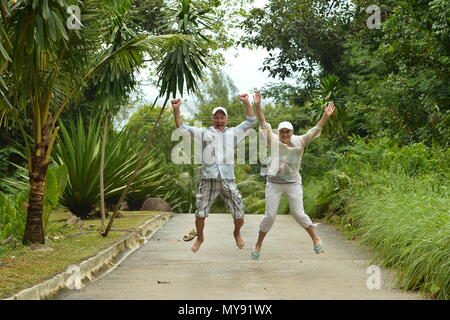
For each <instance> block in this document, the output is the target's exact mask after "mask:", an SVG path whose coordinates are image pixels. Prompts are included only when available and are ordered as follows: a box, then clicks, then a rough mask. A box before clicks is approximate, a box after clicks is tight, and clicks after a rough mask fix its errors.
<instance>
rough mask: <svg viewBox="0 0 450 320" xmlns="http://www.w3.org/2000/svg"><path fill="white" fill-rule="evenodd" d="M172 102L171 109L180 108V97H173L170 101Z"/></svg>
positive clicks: (176, 109)
mask: <svg viewBox="0 0 450 320" xmlns="http://www.w3.org/2000/svg"><path fill="white" fill-rule="evenodd" d="M170 102H171V103H172V108H173V111H178V110H180V106H181V99H180V98H177V99H173V100H172V101H170Z"/></svg>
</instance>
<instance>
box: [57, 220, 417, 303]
mask: <svg viewBox="0 0 450 320" xmlns="http://www.w3.org/2000/svg"><path fill="white" fill-rule="evenodd" d="M245 219H246V220H245V225H244V227H243V229H242V234H243V237H244V239H245V241H246V246H245V248H244V249H242V250H239V249H238V248H237V247H236V245H235V241H234V238H233V235H232V231H233V221H232V218H231V216H230V215H224V214H211V215H210V216H209V217H208V218H207V219H206V227H205V236H206V240H205V242H204V243H203V245H202V247H201V248H200V250H199V251H198V252H197V253H195V254H194V253H192V252H191V250H190V248H191V246H192V244H193V241H191V242H184V241H182V237H183V235H184V234H185V233H187V232H188V231H190V230H191V229H192V227H193V222H194V216H193V215H187V214H179V215H176V216H175V217H174V218H172V219H170V220H169V221H168V222H167V223H166V224H165V225H164V226H163V227H162V228H161V229H160V230H159V231H158V232H156V233H155V234H154V235H153V236H152V237H151V238H150V239H149V241H148V242H147V243H146V244H145V245H144V246H142V247H141V248H139V249H138V250H137V251H135V252H134V253H132V254H131V255H130V256H129V257H128V258H127V259H126V260H125V261H123V262H122V263H121V264H120V265H119V266H118V267H117V268H116V269H115V270H114V271H112V272H111V273H109V274H107V275H105V276H104V277H102V278H101V279H99V280H97V281H95V282H94V283H91V284H90V285H88V286H86V287H84V288H82V289H81V290H72V291H68V292H64V293H62V294H60V295H59V296H58V297H57V298H58V299H77V300H78V299H162V300H165V299H171V300H186V299H189V300H197V299H206V300H210V299H214V300H215V299H221V300H222V299H223V300H225V299H230V300H235V299H283V300H285V299H421V297H420V296H419V295H418V294H417V293H411V292H404V291H400V290H397V289H393V288H392V286H391V284H390V283H391V282H392V281H391V280H392V274H390V273H389V272H388V271H387V270H384V269H382V270H381V289H379V290H376V289H375V290H369V289H368V288H367V284H366V283H367V279H368V277H370V276H371V275H370V274H368V273H367V267H368V265H369V263H370V253H369V252H368V251H367V250H365V249H362V248H360V247H358V245H357V243H356V242H355V241H348V240H345V239H344V238H343V236H341V235H340V234H339V232H338V231H336V229H335V228H333V227H331V226H329V225H324V224H320V225H319V228H318V232H319V235H320V236H321V238H322V242H323V246H324V250H325V253H324V254H320V255H316V254H315V253H314V251H313V245H312V241H311V239H310V238H309V236H308V234H307V233H306V231H304V230H303V229H302V228H301V227H300V226H299V225H297V224H296V223H295V221H294V219H293V218H292V217H291V216H278V217H277V219H276V221H275V225H274V227H273V228H272V230H271V231H270V233H269V234H268V235H267V237H266V240H265V243H264V247H263V251H261V257H260V259H259V260H258V261H254V260H252V259H251V258H250V252H251V248H252V246H253V244H254V242H255V241H256V238H257V233H258V225H259V221H260V219H261V216H260V215H246V218H245Z"/></svg>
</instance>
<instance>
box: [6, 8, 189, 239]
mask: <svg viewBox="0 0 450 320" xmlns="http://www.w3.org/2000/svg"><path fill="white" fill-rule="evenodd" d="M130 3H131V0H90V1H83V2H80V1H70V0H67V1H66V0H17V1H7V0H4V1H1V2H0V11H1V12H0V13H1V17H0V74H1V80H0V125H5V126H7V125H8V124H9V123H10V121H13V122H15V123H16V124H17V126H18V127H19V128H20V130H21V131H22V133H23V135H24V136H26V133H25V131H26V130H25V123H26V121H25V120H27V119H31V120H32V123H33V128H32V136H31V137H27V146H26V149H27V152H28V155H29V160H28V170H29V182H30V193H29V198H28V214H27V222H26V228H25V233H24V237H23V242H24V243H44V242H45V238H44V230H43V226H42V212H43V196H44V187H45V181H46V175H47V169H48V166H49V164H50V162H51V154H52V150H53V146H54V144H55V140H56V137H57V133H58V130H59V127H58V126H57V123H58V119H59V117H60V115H61V112H62V110H63V109H64V108H66V107H67V106H68V105H71V104H72V105H76V102H77V99H78V98H79V97H80V96H81V95H82V94H83V90H84V89H85V88H86V87H87V85H89V84H92V81H94V79H95V78H96V76H97V75H99V74H101V73H103V74H105V68H110V73H106V75H108V76H116V77H117V78H120V76H121V75H124V74H126V73H127V72H128V73H130V72H132V71H133V69H134V68H135V67H137V66H139V65H141V64H142V63H143V59H144V54H145V53H146V54H149V55H150V56H151V57H152V58H153V59H155V60H161V59H162V58H163V57H164V54H165V53H167V52H170V51H172V50H173V48H174V47H177V46H183V45H185V44H186V42H187V41H188V40H186V37H184V38H183V37H182V36H173V35H165V36H148V35H145V34H143V35H136V36H134V37H131V38H130V39H126V40H125V41H123V42H122V43H121V44H120V45H111V41H110V39H111V36H112V34H113V33H114V30H115V28H116V26H117V23H116V22H117V20H116V19H120V18H121V17H124V16H125V15H126V14H127V13H128V9H129V8H130ZM74 4H77V5H78V6H80V16H79V22H81V25H80V29H69V28H68V25H70V24H69V23H68V24H66V21H70V19H73V17H72V16H69V15H68V14H67V8H68V7H69V5H74ZM75 25H76V24H75ZM183 39H184V40H183ZM190 46H193V45H192V44H191V45H189V47H190ZM191 58H193V59H195V56H193V57H191ZM175 63H178V61H177V62H175ZM179 63H182V62H179ZM113 72H114V73H113ZM195 72H196V70H194V74H195ZM186 74H188V76H191V77H192V74H191V72H190V70H187V71H185V72H184V73H182V76H184V75H186ZM164 76H166V77H167V78H166V79H169V80H170V81H173V80H172V79H170V76H171V74H170V73H169V74H167V73H165V74H164ZM175 81H178V78H177V77H176V78H175ZM192 81H194V80H193V79H192ZM115 89H117V88H115Z"/></svg>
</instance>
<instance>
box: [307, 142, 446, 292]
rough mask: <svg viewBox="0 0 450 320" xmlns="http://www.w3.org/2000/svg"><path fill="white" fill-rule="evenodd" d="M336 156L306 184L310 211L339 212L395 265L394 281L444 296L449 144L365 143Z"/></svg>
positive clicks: (378, 255) (382, 260) (380, 260)
mask: <svg viewBox="0 0 450 320" xmlns="http://www.w3.org/2000/svg"><path fill="white" fill-rule="evenodd" d="M352 142H353V145H352V146H350V147H347V148H345V149H346V152H345V153H341V154H337V155H336V162H335V166H334V168H333V170H329V171H328V172H326V173H325V174H323V175H322V176H321V177H320V178H315V179H312V178H311V179H310V180H309V181H308V182H307V183H306V184H305V192H304V193H305V198H304V199H305V208H306V210H307V212H308V213H309V214H311V216H315V217H324V216H325V217H326V218H329V217H331V216H334V217H335V216H336V215H337V216H339V217H340V219H339V220H340V222H341V223H342V224H343V225H344V230H346V234H347V235H348V236H349V237H351V238H358V239H360V240H361V242H362V243H363V244H365V245H367V246H369V247H370V248H372V249H373V252H374V261H373V263H377V264H380V265H384V266H388V267H391V268H393V269H395V270H396V271H397V274H398V283H397V284H398V285H399V286H400V287H401V288H404V289H412V290H420V291H421V292H423V293H424V294H425V295H427V296H430V297H435V298H438V299H448V298H449V293H450V215H449V212H448V208H449V207H450V200H449V191H448V190H449V187H450V183H449V181H450V179H449V167H448V166H449V161H448V159H449V155H450V152H449V151H448V150H439V149H434V148H427V147H426V146H425V145H423V144H422V143H418V144H414V145H411V146H403V147H399V146H398V145H397V144H395V143H393V142H392V141H391V140H389V139H379V140H372V141H368V142H366V141H364V140H362V139H358V138H352Z"/></svg>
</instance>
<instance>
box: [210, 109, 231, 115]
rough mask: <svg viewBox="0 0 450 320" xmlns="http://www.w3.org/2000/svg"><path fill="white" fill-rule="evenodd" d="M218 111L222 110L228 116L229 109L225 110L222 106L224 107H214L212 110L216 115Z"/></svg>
mask: <svg viewBox="0 0 450 320" xmlns="http://www.w3.org/2000/svg"><path fill="white" fill-rule="evenodd" d="M217 111H222V112H223V113H225V115H226V116H227V117H228V113H227V110H225V108H222V107H217V108H214V109H213V111H212V115H215V114H216V112H217Z"/></svg>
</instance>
